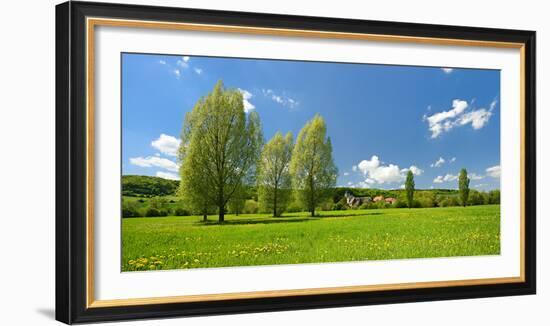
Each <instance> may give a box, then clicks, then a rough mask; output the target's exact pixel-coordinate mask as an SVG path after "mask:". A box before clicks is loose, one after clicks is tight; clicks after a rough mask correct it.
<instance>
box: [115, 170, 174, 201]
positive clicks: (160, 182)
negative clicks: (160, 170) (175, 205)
mask: <svg viewBox="0 0 550 326" xmlns="http://www.w3.org/2000/svg"><path fill="white" fill-rule="evenodd" d="M178 187H179V181H176V180H166V179H163V178H158V177H150V176H146V175H123V176H122V195H123V196H135V197H154V196H166V195H174V194H175V193H176V191H177V189H178Z"/></svg>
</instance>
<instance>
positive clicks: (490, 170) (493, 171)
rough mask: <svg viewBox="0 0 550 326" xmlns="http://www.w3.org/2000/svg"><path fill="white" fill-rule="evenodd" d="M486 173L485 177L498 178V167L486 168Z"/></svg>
mask: <svg viewBox="0 0 550 326" xmlns="http://www.w3.org/2000/svg"><path fill="white" fill-rule="evenodd" d="M485 172H487V175H488V176H490V177H493V178H500V165H495V166H491V167H489V168H487V169H486V170H485Z"/></svg>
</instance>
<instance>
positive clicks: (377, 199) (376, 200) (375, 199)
mask: <svg viewBox="0 0 550 326" xmlns="http://www.w3.org/2000/svg"><path fill="white" fill-rule="evenodd" d="M382 200H384V196H382V195H380V196H376V197H374V199H373V200H372V201H373V202H375V203H376V202H379V201H382Z"/></svg>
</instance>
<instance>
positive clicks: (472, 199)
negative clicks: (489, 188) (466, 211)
mask: <svg viewBox="0 0 550 326" xmlns="http://www.w3.org/2000/svg"><path fill="white" fill-rule="evenodd" d="M484 204H485V198H484V197H483V194H482V193H480V192H479V191H477V190H473V189H472V190H470V195H469V198H468V205H484Z"/></svg>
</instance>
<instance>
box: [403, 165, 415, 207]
mask: <svg viewBox="0 0 550 326" xmlns="http://www.w3.org/2000/svg"><path fill="white" fill-rule="evenodd" d="M405 191H406V192H407V205H408V206H409V208H412V205H413V199H414V175H413V173H412V171H411V170H409V172H407V180H405Z"/></svg>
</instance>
